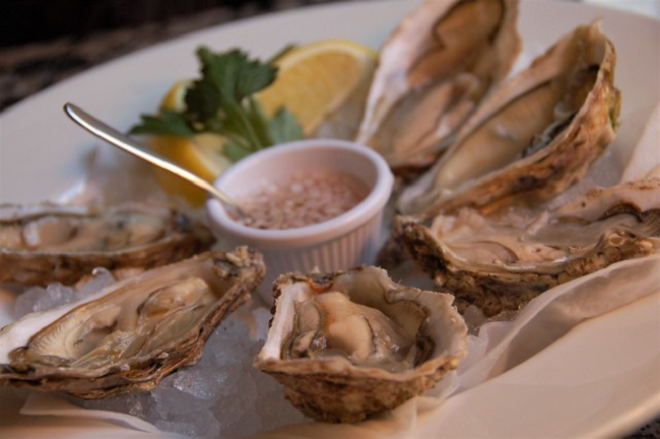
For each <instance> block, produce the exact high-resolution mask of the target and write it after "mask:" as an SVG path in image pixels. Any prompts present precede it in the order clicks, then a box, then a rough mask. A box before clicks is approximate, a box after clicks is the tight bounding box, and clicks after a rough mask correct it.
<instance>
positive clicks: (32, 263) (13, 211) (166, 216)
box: [0, 203, 215, 286]
mask: <svg viewBox="0 0 660 439" xmlns="http://www.w3.org/2000/svg"><path fill="white" fill-rule="evenodd" d="M145 218H146V219H147V220H148V223H146V224H143V227H155V228H157V229H156V230H153V229H150V230H148V232H147V233H145V234H148V235H149V236H150V238H149V239H148V240H147V241H143V242H140V243H139V244H136V243H132V242H130V241H128V242H127V243H126V244H125V245H114V246H113V247H112V248H108V249H103V248H102V247H103V246H104V245H105V243H104V240H105V241H109V240H115V239H116V237H117V236H118V235H120V234H121V233H122V232H126V233H128V234H130V233H131V232H130V231H128V232H127V231H126V228H127V227H126V224H128V223H131V222H132V221H136V222H139V221H141V220H142V219H145ZM101 219H107V220H104V221H106V223H107V224H104V227H108V228H109V229H108V230H106V231H105V232H103V231H101V232H96V233H94V235H95V236H93V238H94V239H96V240H97V243H94V244H89V242H87V243H86V244H85V245H86V247H85V248H76V247H75V246H69V247H68V248H66V249H64V250H59V249H49V248H44V247H40V246H39V245H37V246H36V247H35V246H27V245H25V243H24V237H23V236H22V235H23V234H24V231H23V230H24V228H25V227H27V225H28V224H36V223H38V222H39V221H44V220H46V221H60V220H61V221H62V222H70V223H71V224H70V225H67V226H65V227H67V228H68V229H67V231H66V232H67V233H69V234H70V235H72V237H74V238H75V237H76V234H77V233H78V227H79V224H81V223H83V224H84V223H89V221H101ZM151 223H153V225H152V224H151ZM9 235H12V236H14V237H13V238H9ZM8 241H13V244H12V245H7V244H6V242H8ZM3 242H4V244H3ZM214 242H215V238H214V237H213V235H212V234H211V232H210V231H209V230H208V229H207V228H206V227H205V226H204V225H202V224H199V223H197V222H196V221H193V220H191V219H190V218H188V217H187V216H185V215H184V214H182V213H180V212H178V211H176V210H173V209H169V208H164V207H156V206H150V205H141V204H136V203H128V204H123V205H118V206H114V207H109V208H96V207H87V206H73V205H55V204H41V205H25V206H21V205H2V206H0V266H1V267H2V270H0V283H3V282H7V283H18V284H24V285H42V286H45V285H47V284H49V283H52V282H60V283H63V284H67V285H68V284H72V283H75V282H76V281H77V280H79V279H80V278H81V277H82V276H84V275H88V274H90V273H91V272H92V270H93V269H94V268H96V267H105V268H108V269H110V270H113V269H117V268H126V267H139V268H145V269H149V268H153V267H157V266H160V265H164V264H168V263H171V262H174V261H178V260H181V259H185V258H187V257H190V256H192V255H194V254H196V253H200V252H203V251H206V250H208V249H209V248H210V247H211V246H212V245H213V243H214Z"/></svg>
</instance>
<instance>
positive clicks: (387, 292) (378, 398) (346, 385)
mask: <svg viewBox="0 0 660 439" xmlns="http://www.w3.org/2000/svg"><path fill="white" fill-rule="evenodd" d="M274 295H275V308H274V317H273V320H272V325H271V328H270V331H269V333H268V339H267V341H266V344H265V345H264V347H263V349H262V350H261V352H260V353H259V355H258V356H257V358H256V360H255V366H256V367H258V368H259V369H261V370H262V371H264V372H267V373H269V374H271V375H273V376H274V377H275V378H277V380H278V381H280V382H281V383H282V384H284V386H285V387H286V395H287V398H288V399H289V400H290V401H291V402H292V403H293V405H294V406H296V407H297V408H298V409H300V410H301V411H302V412H303V413H304V414H305V415H307V416H310V417H312V418H314V419H316V420H321V421H328V422H357V421H361V420H363V419H365V418H366V417H367V416H369V415H372V414H375V413H379V412H382V411H385V410H389V409H392V408H394V407H396V406H398V405H400V404H402V403H403V402H404V401H406V400H407V399H409V398H411V397H413V396H415V395H419V394H421V393H423V392H424V391H426V390H428V389H430V388H431V387H433V386H434V385H435V384H436V382H437V381H438V380H439V379H440V378H441V377H442V376H443V375H444V374H445V373H446V372H447V371H449V370H452V369H455V368H456V367H457V365H458V363H459V361H460V360H461V359H462V358H463V356H464V355H465V353H466V337H467V335H466V334H467V328H466V326H465V323H464V321H463V319H462V318H461V316H460V315H459V314H458V312H457V311H456V310H455V308H453V307H452V305H451V303H452V301H453V298H452V297H451V296H450V295H447V294H441V293H434V292H429V291H421V290H418V289H416V288H410V287H405V286H402V285H398V284H396V283H394V282H393V281H392V280H391V279H390V278H389V277H388V276H387V273H386V272H385V271H384V270H382V269H380V268H376V267H360V268H355V269H352V270H350V271H346V272H338V273H334V274H325V275H324V274H311V275H309V276H303V275H298V274H286V275H282V276H280V277H279V278H278V279H277V281H276V282H275V284H274Z"/></svg>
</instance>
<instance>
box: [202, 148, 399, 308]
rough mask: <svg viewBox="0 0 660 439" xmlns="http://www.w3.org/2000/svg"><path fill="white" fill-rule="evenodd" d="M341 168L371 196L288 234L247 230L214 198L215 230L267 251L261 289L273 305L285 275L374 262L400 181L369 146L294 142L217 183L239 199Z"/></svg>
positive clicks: (233, 240)
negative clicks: (269, 183) (258, 188)
mask: <svg viewBox="0 0 660 439" xmlns="http://www.w3.org/2000/svg"><path fill="white" fill-rule="evenodd" d="M315 169H318V170H337V171H342V172H345V173H349V174H352V175H354V176H355V177H357V178H359V179H360V180H362V181H363V182H364V183H365V184H366V185H367V186H368V187H369V188H370V193H369V195H368V196H367V197H366V198H365V199H364V200H362V202H360V203H359V204H358V205H356V206H355V207H354V208H352V209H351V210H349V211H347V212H345V213H343V214H341V215H339V216H337V217H335V218H333V219H331V220H328V221H325V222H322V223H318V224H314V225H311V226H306V227H300V228H295V229H287V230H261V229H255V228H251V227H247V226H244V225H243V224H240V223H238V222H236V221H234V220H232V219H231V217H230V216H229V215H228V214H227V212H226V211H225V209H224V207H223V206H222V204H221V203H220V202H219V201H218V200H215V199H209V200H208V201H207V203H206V209H207V212H208V215H209V219H210V223H211V227H212V228H213V230H214V232H215V233H217V234H218V236H219V237H220V238H221V239H222V240H225V241H226V242H227V243H228V244H229V245H231V246H236V245H249V246H251V247H253V248H256V249H257V250H259V251H260V252H262V253H263V255H264V259H265V262H266V271H267V274H266V279H265V281H264V283H262V287H261V288H260V289H259V291H260V295H261V296H262V298H263V299H264V300H266V301H267V302H268V303H270V302H271V301H272V297H271V291H270V286H271V283H272V282H273V280H274V279H275V278H276V277H277V276H278V275H280V274H282V273H287V272H291V271H300V272H309V271H311V270H313V269H315V268H318V269H319V270H321V271H336V270H344V269H349V268H352V267H355V266H358V265H362V264H373V263H374V260H375V256H376V252H377V250H378V244H379V241H380V229H381V222H382V216H383V209H384V207H385V205H386V204H387V201H388V199H389V197H390V194H391V192H392V185H393V182H394V178H393V176H392V173H391V172H390V169H389V167H388V165H387V163H386V162H385V160H384V159H383V158H382V157H381V156H380V155H379V154H378V153H376V152H374V151H373V150H371V149H370V148H367V147H365V146H362V145H359V144H356V143H352V142H347V141H342V140H331V139H314V140H301V141H298V142H291V143H286V144H282V145H277V146H275V147H270V148H267V149H265V150H263V151H260V152H258V153H255V154H252V155H250V156H248V157H246V158H244V159H243V160H241V161H240V162H238V163H236V164H235V165H233V166H231V167H230V168H229V169H227V170H226V171H225V172H223V173H222V174H221V175H220V177H219V178H218V179H217V180H216V181H215V182H214V184H215V186H216V187H218V188H220V189H222V190H223V191H225V192H226V193H227V194H229V195H230V196H233V197H234V198H238V197H240V196H241V195H242V194H244V193H246V192H249V190H250V189H251V188H252V187H254V186H255V185H258V184H259V183H260V182H261V181H262V180H263V179H265V178H267V179H273V180H279V179H281V180H286V178H287V177H288V176H290V175H292V174H294V173H296V172H300V171H313V170H315Z"/></svg>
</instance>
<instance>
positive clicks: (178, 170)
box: [64, 103, 237, 208]
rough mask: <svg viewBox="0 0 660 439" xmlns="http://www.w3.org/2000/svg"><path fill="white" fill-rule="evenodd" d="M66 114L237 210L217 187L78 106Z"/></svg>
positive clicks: (68, 108) (67, 109)
mask: <svg viewBox="0 0 660 439" xmlns="http://www.w3.org/2000/svg"><path fill="white" fill-rule="evenodd" d="M64 112H65V113H66V114H67V115H68V116H69V117H70V118H71V119H72V120H73V121H74V122H76V123H77V124H78V125H80V126H81V127H83V128H84V129H86V130H87V131H89V132H90V133H92V134H94V135H95V136H96V137H98V138H100V139H103V140H105V141H106V142H108V143H110V144H112V145H114V146H116V147H118V148H120V149H123V150H124V151H126V152H129V153H131V154H133V155H135V156H137V157H139V158H141V159H142V160H146V161H147V162H149V163H151V164H153V165H156V166H158V167H159V168H163V169H165V170H166V171H169V172H171V173H173V174H176V175H178V176H179V177H181V178H183V179H185V180H188V181H189V182H190V183H192V184H194V185H195V186H197V187H198V188H200V189H202V190H205V191H206V192H208V193H210V194H211V195H213V196H215V197H217V198H219V199H220V200H222V201H223V202H225V203H226V204H228V205H230V206H232V207H234V208H236V207H237V206H236V203H235V202H234V201H233V200H232V199H231V198H229V197H228V196H227V195H226V194H224V193H223V192H220V191H219V190H218V189H217V188H216V187H215V186H213V185H212V184H211V183H209V182H208V181H206V180H204V179H203V178H201V177H199V176H197V175H195V174H193V173H192V172H190V171H188V170H187V169H185V168H182V167H181V166H179V165H177V164H176V163H174V162H172V161H171V160H169V159H168V158H166V157H164V156H162V155H160V154H158V153H156V152H155V151H151V150H149V149H147V148H145V147H144V146H143V145H141V144H140V143H138V142H136V141H135V140H133V139H132V138H130V137H129V136H127V135H126V134H124V133H122V132H120V131H117V130H116V129H114V128H112V127H111V126H109V125H107V124H106V123H104V122H102V121H100V120H98V119H96V118H95V117H93V116H92V115H90V114H89V113H87V112H86V111H84V110H83V109H82V108H80V107H78V106H77V105H74V104H71V103H66V104H65V105H64Z"/></svg>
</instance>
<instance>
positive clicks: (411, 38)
mask: <svg viewBox="0 0 660 439" xmlns="http://www.w3.org/2000/svg"><path fill="white" fill-rule="evenodd" d="M517 16H518V0H442V1H440V0H427V1H426V2H424V3H423V4H422V5H421V6H420V7H419V8H417V9H416V10H415V11H414V12H413V13H412V14H410V15H409V16H408V17H407V18H405V19H404V20H403V21H402V22H401V24H400V25H399V26H398V27H397V28H396V29H395V30H394V32H393V33H392V35H391V36H390V37H389V39H388V40H387V41H386V43H385V44H384V46H383V48H382V50H381V53H380V56H379V60H378V63H379V65H378V67H377V69H376V72H375V74H374V79H373V82H372V84H371V89H370V91H369V96H368V98H367V107H366V110H365V115H364V118H363V120H362V123H361V126H360V131H359V133H358V136H357V141H358V142H359V143H363V144H366V145H368V146H370V147H372V148H373V149H375V150H376V151H378V152H379V153H380V154H381V155H382V156H383V157H384V158H385V159H386V160H387V162H388V163H389V164H390V167H392V168H393V170H394V171H395V172H397V173H399V174H406V173H412V174H418V173H419V171H420V170H421V169H423V168H427V167H428V166H430V165H431V164H432V163H433V162H434V161H435V160H436V158H437V157H438V156H439V155H440V154H441V152H442V151H443V149H444V148H445V147H446V146H447V145H448V143H449V141H450V140H451V139H452V138H453V137H454V136H455V134H456V131H457V129H458V128H459V127H460V126H461V125H462V124H463V122H464V121H465V120H466V119H467V117H468V116H469V115H470V114H472V112H473V111H474V110H475V109H476V107H477V106H478V105H479V103H480V102H481V100H482V98H483V97H484V95H485V94H486V92H487V91H488V90H489V89H490V88H491V87H492V86H493V85H495V84H497V83H498V82H499V81H501V80H502V79H503V78H504V77H505V76H506V75H507V73H508V72H509V69H510V68H511V66H512V64H513V62H514V60H515V58H516V57H517V55H518V53H519V52H520V48H521V40H520V36H519V35H518V32H517V30H516V20H517Z"/></svg>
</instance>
